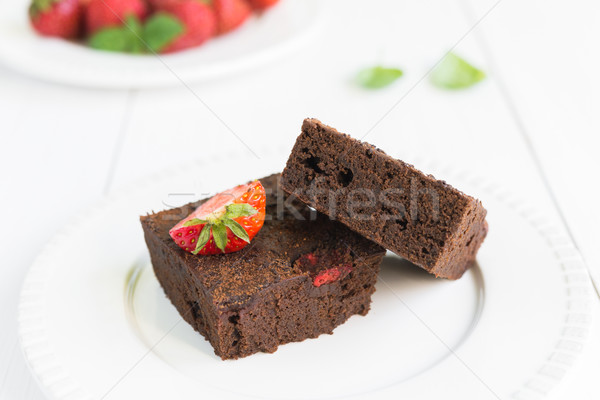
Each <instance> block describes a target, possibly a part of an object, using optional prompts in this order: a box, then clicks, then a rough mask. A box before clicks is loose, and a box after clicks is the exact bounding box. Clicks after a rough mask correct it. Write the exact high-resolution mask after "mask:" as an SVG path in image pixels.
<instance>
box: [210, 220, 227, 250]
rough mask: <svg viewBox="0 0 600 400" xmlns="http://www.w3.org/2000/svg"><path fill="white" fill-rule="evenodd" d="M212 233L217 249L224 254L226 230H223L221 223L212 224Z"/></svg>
mask: <svg viewBox="0 0 600 400" xmlns="http://www.w3.org/2000/svg"><path fill="white" fill-rule="evenodd" d="M212 233H213V238H214V239H215V244H216V245H217V247H218V248H219V249H221V251H222V252H225V246H227V228H225V225H223V224H221V223H217V224H214V225H213V230H212Z"/></svg>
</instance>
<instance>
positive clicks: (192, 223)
mask: <svg viewBox="0 0 600 400" xmlns="http://www.w3.org/2000/svg"><path fill="white" fill-rule="evenodd" d="M206 222H207V221H205V220H203V219H198V218H194V219H190V220H189V221H187V222H184V223H183V226H186V227H187V226H195V225H202V224H205V223H206Z"/></svg>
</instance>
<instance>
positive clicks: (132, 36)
mask: <svg viewBox="0 0 600 400" xmlns="http://www.w3.org/2000/svg"><path fill="white" fill-rule="evenodd" d="M123 29H124V30H126V31H127V32H128V36H129V39H128V40H129V43H128V49H127V50H126V51H127V52H129V53H134V54H140V53H143V52H144V49H145V46H144V42H143V41H142V39H143V38H142V35H143V32H142V31H143V27H142V23H141V22H140V20H139V18H138V17H137V16H136V15H135V14H129V15H127V16H126V17H125V26H124V27H123Z"/></svg>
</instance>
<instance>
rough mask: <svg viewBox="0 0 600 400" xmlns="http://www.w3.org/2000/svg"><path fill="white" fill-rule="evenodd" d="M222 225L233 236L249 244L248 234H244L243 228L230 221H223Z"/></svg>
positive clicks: (237, 223)
mask: <svg viewBox="0 0 600 400" xmlns="http://www.w3.org/2000/svg"><path fill="white" fill-rule="evenodd" d="M223 225H225V226H226V227H228V228H229V229H230V230H231V232H233V234H234V235H235V236H237V237H239V238H240V239H242V240H243V241H245V242H246V243H250V236H248V232H246V230H245V229H244V227H243V226H242V225H240V224H239V222H237V221H234V220H232V219H223Z"/></svg>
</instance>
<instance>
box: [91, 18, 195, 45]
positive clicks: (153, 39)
mask: <svg viewBox="0 0 600 400" xmlns="http://www.w3.org/2000/svg"><path fill="white" fill-rule="evenodd" d="M183 31H184V26H183V24H182V23H181V21H179V20H178V19H177V18H175V17H174V16H172V15H170V14H167V13H163V12H161V13H157V14H155V15H153V16H152V17H151V18H149V19H148V20H147V21H146V22H145V23H144V24H142V23H141V22H140V20H139V19H138V18H137V17H136V16H133V15H130V16H127V18H126V20H125V24H124V25H123V26H120V27H112V28H105V29H102V30H100V31H98V32H96V33H95V34H94V35H92V37H90V39H89V45H90V47H92V48H95V49H98V50H106V51H118V52H123V53H132V54H140V53H145V52H151V53H158V52H161V51H162V50H163V49H164V48H165V47H166V46H168V45H169V44H170V43H171V42H172V41H173V40H174V39H175V38H177V37H178V36H179V35H181V34H182V33H183Z"/></svg>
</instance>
